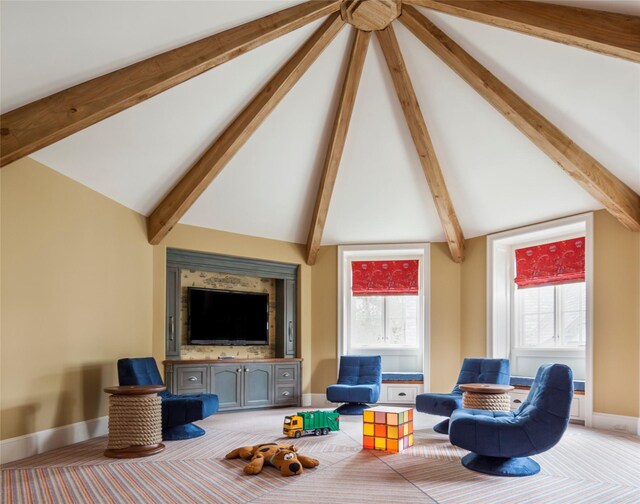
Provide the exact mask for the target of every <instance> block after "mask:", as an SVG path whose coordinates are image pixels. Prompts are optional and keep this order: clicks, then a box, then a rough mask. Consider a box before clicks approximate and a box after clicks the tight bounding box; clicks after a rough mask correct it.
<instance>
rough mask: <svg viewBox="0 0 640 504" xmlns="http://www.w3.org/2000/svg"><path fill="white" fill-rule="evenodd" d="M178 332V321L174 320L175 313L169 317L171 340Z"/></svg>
mask: <svg viewBox="0 0 640 504" xmlns="http://www.w3.org/2000/svg"><path fill="white" fill-rule="evenodd" d="M175 333H176V323H175V322H174V320H173V315H171V316H170V317H169V341H173V340H174V336H175Z"/></svg>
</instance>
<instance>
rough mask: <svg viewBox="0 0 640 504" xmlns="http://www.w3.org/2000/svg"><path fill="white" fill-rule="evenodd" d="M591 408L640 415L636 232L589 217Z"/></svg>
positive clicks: (604, 215)
mask: <svg viewBox="0 0 640 504" xmlns="http://www.w3.org/2000/svg"><path fill="white" fill-rule="evenodd" d="M594 235H595V236H594V251H593V255H594V279H593V286H594V294H593V305H594V310H593V377H594V380H593V409H594V411H597V412H601V413H612V414H617V415H627V416H635V417H637V416H640V403H639V398H640V387H639V384H640V360H639V359H638V355H639V354H640V315H639V314H640V281H639V279H640V233H634V232H632V231H629V230H627V229H625V228H624V227H623V226H622V225H621V224H620V223H619V222H618V221H617V220H616V219H614V218H613V217H612V216H611V215H610V214H609V213H608V212H605V211H604V210H602V211H599V212H596V213H595V218H594Z"/></svg>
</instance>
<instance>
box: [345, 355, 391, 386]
mask: <svg viewBox="0 0 640 504" xmlns="http://www.w3.org/2000/svg"><path fill="white" fill-rule="evenodd" d="M338 383H339V384H341V385H378V386H379V385H380V384H381V383H382V357H381V356H380V355H343V356H342V357H340V371H339V373H338Z"/></svg>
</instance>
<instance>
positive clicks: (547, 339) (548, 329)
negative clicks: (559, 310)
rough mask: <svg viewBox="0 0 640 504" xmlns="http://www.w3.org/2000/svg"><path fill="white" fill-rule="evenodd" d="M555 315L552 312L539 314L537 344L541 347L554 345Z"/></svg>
mask: <svg viewBox="0 0 640 504" xmlns="http://www.w3.org/2000/svg"><path fill="white" fill-rule="evenodd" d="M554 336H555V316H554V314H553V313H545V314H541V315H540V339H539V340H538V344H539V345H540V346H543V347H549V346H554V341H553V339H554Z"/></svg>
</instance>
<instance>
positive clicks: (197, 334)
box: [187, 287, 269, 345]
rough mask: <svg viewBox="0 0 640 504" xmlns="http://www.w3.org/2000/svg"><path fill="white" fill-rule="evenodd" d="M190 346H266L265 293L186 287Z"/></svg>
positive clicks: (266, 315)
mask: <svg viewBox="0 0 640 504" xmlns="http://www.w3.org/2000/svg"><path fill="white" fill-rule="evenodd" d="M187 311H188V322H187V336H188V341H189V344H191V345H268V344H269V294H266V293H262V292H233V291H224V290H214V289H200V288H196V287H189V288H188V289H187Z"/></svg>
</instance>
